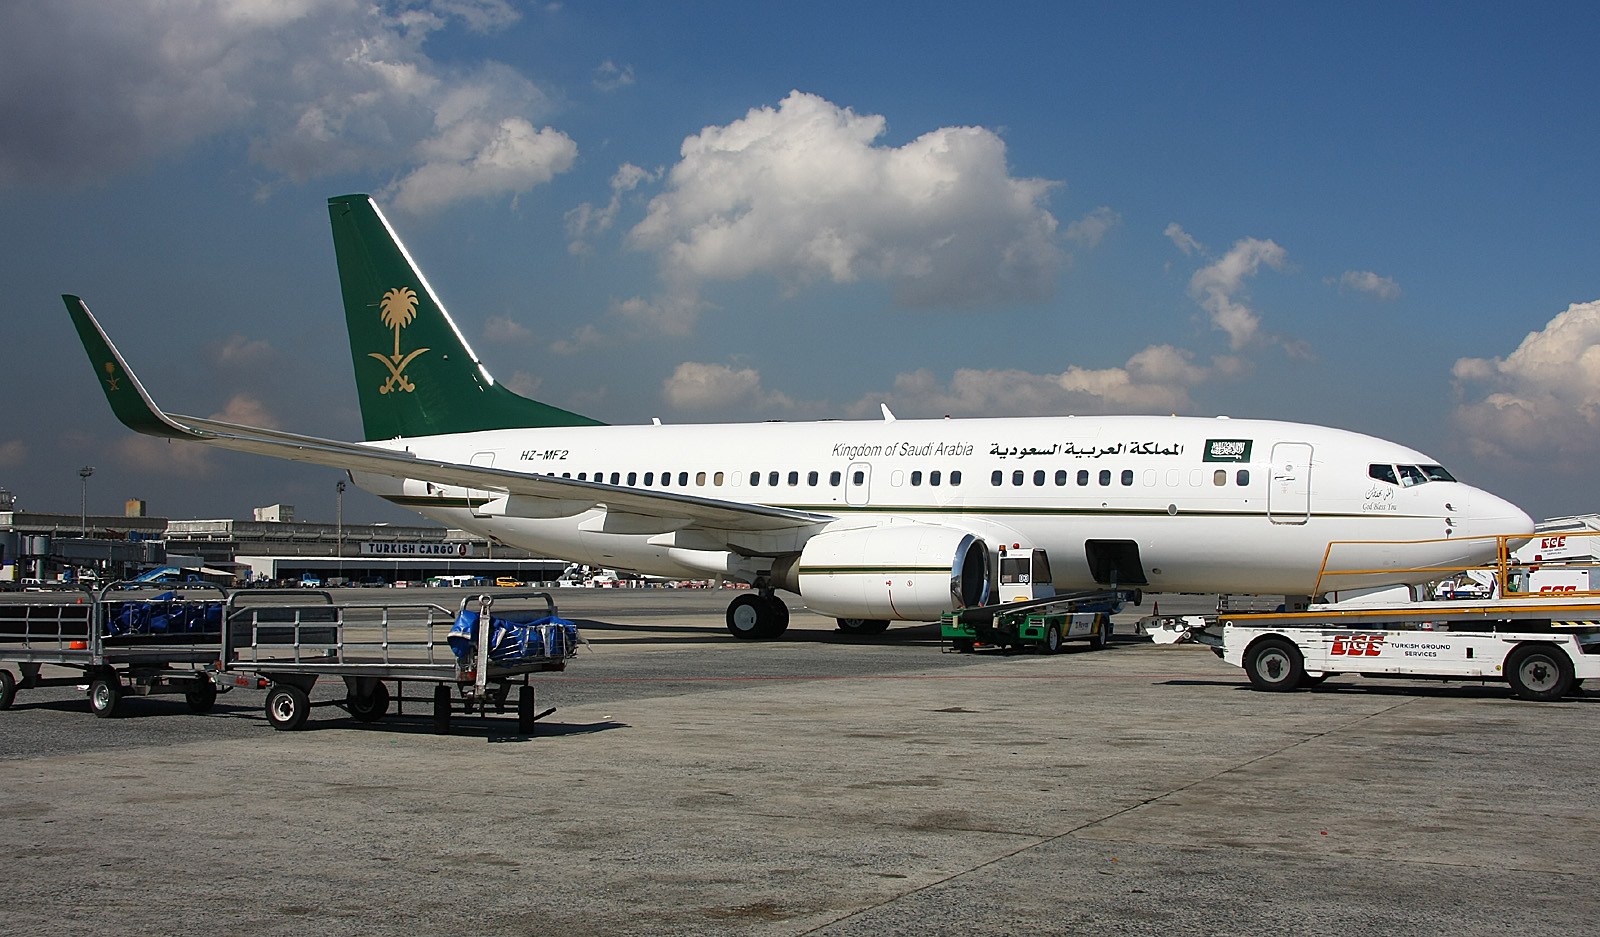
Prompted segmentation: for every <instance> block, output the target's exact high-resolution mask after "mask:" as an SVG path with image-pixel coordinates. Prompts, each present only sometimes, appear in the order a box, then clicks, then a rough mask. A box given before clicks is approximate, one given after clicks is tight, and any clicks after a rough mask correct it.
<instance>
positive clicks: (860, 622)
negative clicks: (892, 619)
mask: <svg viewBox="0 0 1600 937" xmlns="http://www.w3.org/2000/svg"><path fill="white" fill-rule="evenodd" d="M834 621H836V622H838V623H839V630H840V631H843V632H844V633H845V634H883V633H884V632H885V631H887V630H888V629H889V623H888V622H887V621H885V620H883V619H881V618H835V619H834Z"/></svg>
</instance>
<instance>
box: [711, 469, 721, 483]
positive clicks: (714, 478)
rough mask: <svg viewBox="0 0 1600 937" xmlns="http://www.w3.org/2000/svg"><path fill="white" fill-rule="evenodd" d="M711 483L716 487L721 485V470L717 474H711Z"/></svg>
mask: <svg viewBox="0 0 1600 937" xmlns="http://www.w3.org/2000/svg"><path fill="white" fill-rule="evenodd" d="M711 484H713V485H716V486H718V487H721V485H722V473H721V472H718V473H717V474H715V475H713V476H711Z"/></svg>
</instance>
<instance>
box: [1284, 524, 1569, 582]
mask: <svg viewBox="0 0 1600 937" xmlns="http://www.w3.org/2000/svg"><path fill="white" fill-rule="evenodd" d="M1586 537H1600V531H1595V530H1583V531H1570V532H1565V533H1560V532H1558V533H1550V534H1534V535H1533V536H1532V537H1531V538H1530V537H1529V536H1528V535H1527V534H1512V535H1502V536H1481V537H1448V538H1444V537H1441V538H1437V539H1432V540H1334V541H1331V542H1329V544H1328V547H1327V549H1326V550H1324V551H1323V554H1322V569H1321V570H1320V571H1319V572H1318V573H1317V585H1316V589H1315V591H1314V592H1313V594H1314V595H1322V594H1324V593H1325V592H1330V591H1338V589H1339V585H1338V582H1339V577H1345V576H1384V575H1398V576H1400V577H1402V578H1403V579H1405V580H1407V581H1417V582H1428V583H1431V582H1442V581H1444V580H1447V579H1451V578H1453V577H1461V576H1464V575H1466V573H1467V572H1468V571H1469V570H1476V571H1485V572H1487V571H1492V572H1493V573H1494V583H1495V590H1496V594H1497V595H1499V596H1500V597H1501V598H1519V597H1524V596H1534V595H1547V596H1548V595H1556V596H1561V597H1568V596H1570V597H1572V598H1579V597H1594V596H1600V588H1594V587H1595V586H1600V582H1591V583H1590V586H1591V587H1590V588H1588V589H1579V588H1576V587H1573V588H1564V587H1558V586H1549V585H1547V586H1545V587H1543V588H1540V589H1537V590H1535V589H1531V588H1530V586H1531V583H1532V578H1533V576H1532V574H1533V573H1534V572H1535V571H1537V570H1540V569H1550V568H1552V567H1554V568H1561V567H1568V566H1572V567H1589V568H1593V569H1596V570H1600V560H1596V559H1595V558H1594V556H1593V551H1592V550H1583V551H1579V552H1582V553H1583V554H1584V555H1582V556H1575V557H1569V556H1565V555H1561V556H1554V557H1551V558H1548V559H1544V558H1541V559H1539V560H1538V561H1536V562H1532V563H1523V562H1520V561H1518V560H1516V559H1515V558H1514V557H1512V555H1511V542H1512V541H1517V542H1518V543H1521V542H1525V541H1535V542H1548V543H1549V544H1550V546H1549V547H1548V548H1547V549H1550V550H1553V551H1556V552H1559V553H1565V552H1567V551H1569V550H1570V549H1571V547H1570V541H1572V540H1574V539H1579V538H1586ZM1474 541H1480V542H1484V543H1485V545H1486V546H1487V542H1489V541H1493V543H1494V554H1495V557H1496V559H1495V561H1494V562H1492V563H1487V564H1482V565H1474V566H1388V567H1383V568H1379V569H1329V568H1328V566H1329V564H1330V563H1331V562H1332V561H1333V558H1334V552H1335V550H1336V548H1338V547H1341V546H1350V547H1354V546H1367V547H1382V546H1391V547H1394V548H1396V549H1397V550H1403V549H1404V548H1406V547H1417V546H1425V545H1428V544H1436V543H1450V544H1463V543H1472V542H1474ZM1536 555H1541V556H1542V554H1537V552H1536ZM1597 578H1600V577H1597ZM1474 581H1475V580H1474Z"/></svg>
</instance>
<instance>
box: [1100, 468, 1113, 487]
mask: <svg viewBox="0 0 1600 937" xmlns="http://www.w3.org/2000/svg"><path fill="white" fill-rule="evenodd" d="M1100 484H1101V485H1102V486H1104V485H1109V484H1111V470H1110V469H1101V470H1100Z"/></svg>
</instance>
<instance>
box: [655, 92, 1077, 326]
mask: <svg viewBox="0 0 1600 937" xmlns="http://www.w3.org/2000/svg"><path fill="white" fill-rule="evenodd" d="M884 128H885V121H884V118H882V117H879V116H875V115H861V114H857V113H855V112H854V111H852V110H850V109H849V108H842V107H839V106H837V105H835V104H832V103H830V102H828V101H826V100H823V99H822V98H820V97H817V96H816V95H811V94H803V93H801V92H798V91H795V92H791V93H790V94H789V96H788V97H786V98H784V100H783V101H782V102H781V103H780V104H779V105H778V107H776V108H772V107H763V108H755V109H752V110H751V111H750V112H749V113H748V114H746V115H745V116H744V117H743V118H741V119H739V120H735V121H733V122H732V123H730V124H728V125H726V126H720V127H718V126H713V127H707V128H705V129H704V130H702V131H701V132H700V133H699V134H697V135H695V136H692V137H689V138H687V139H686V140H684V143H683V147H682V151H681V152H682V159H681V160H680V161H679V162H678V163H677V164H676V165H675V166H673V167H672V169H671V170H670V172H669V174H668V184H667V189H666V191H665V192H662V193H661V194H659V195H657V196H656V197H655V198H654V199H652V200H651V202H650V207H649V211H648V214H647V215H646V217H645V218H644V220H642V221H641V222H639V224H637V225H636V226H635V227H634V228H633V230H632V231H631V232H630V240H631V243H632V244H633V245H634V246H635V247H637V248H639V249H642V250H648V251H652V252H654V253H655V254H656V256H657V258H658V260H659V262H660V266H661V269H662V271H663V275H664V276H665V277H667V278H668V279H669V281H671V286H672V291H674V292H678V293H682V294H692V293H693V292H694V290H695V284H697V283H698V282H700V281H705V280H735V279H740V278H743V277H747V276H750V275H753V274H768V275H771V276H774V277H776V278H778V279H779V280H781V281H784V282H785V283H787V284H790V285H791V286H792V285H795V284H800V283H805V282H809V281H813V280H819V279H821V280H831V281H833V282H835V283H849V282H854V281H857V280H862V279H874V280H883V281H887V282H889V283H892V284H893V285H894V287H895V291H896V298H897V301H899V302H900V303H902V304H904V305H910V306H939V305H958V306H960V305H976V304H981V303H991V302H1002V301H1016V300H1024V301H1034V300H1040V299H1043V298H1045V297H1047V296H1049V295H1050V293H1051V292H1052V290H1053V288H1054V278H1055V273H1056V271H1057V269H1058V268H1059V267H1060V266H1061V263H1062V259H1063V258H1062V254H1061V251H1060V248H1059V247H1058V245H1057V233H1056V219H1055V218H1054V217H1053V216H1052V215H1051V214H1050V212H1049V211H1048V210H1047V196H1048V194H1049V191H1050V189H1051V188H1052V187H1053V186H1054V185H1056V183H1054V182H1051V181H1048V180H1044V179H1019V178H1014V177H1012V176H1011V175H1010V174H1009V172H1008V170H1007V166H1006V154H1005V144H1004V143H1003V142H1002V141H1001V140H1000V138H999V137H998V136H996V135H995V134H994V133H993V132H992V131H989V130H986V129H984V128H982V127H944V128H940V129H938V130H934V131H932V132H930V133H926V134H924V135H922V136H921V137H918V138H917V139H915V140H913V141H911V142H910V143H907V144H905V145H904V146H901V147H887V146H879V145H874V141H875V140H877V139H878V138H879V137H881V136H882V135H883V133H884Z"/></svg>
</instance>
